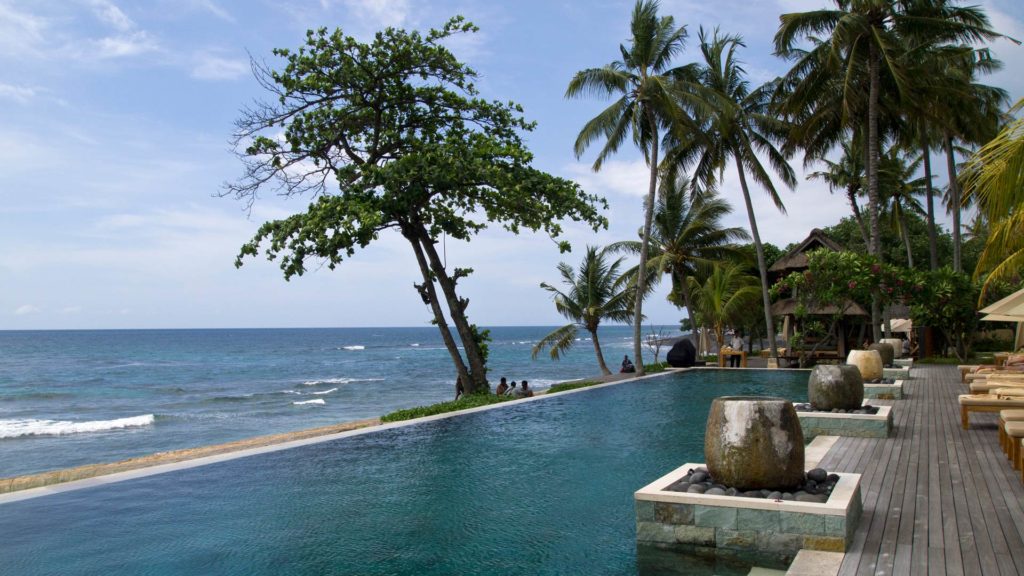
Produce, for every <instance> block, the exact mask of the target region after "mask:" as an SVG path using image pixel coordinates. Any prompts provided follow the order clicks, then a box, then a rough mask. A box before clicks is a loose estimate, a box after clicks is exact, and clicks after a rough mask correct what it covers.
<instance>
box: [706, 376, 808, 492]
mask: <svg viewBox="0 0 1024 576" xmlns="http://www.w3.org/2000/svg"><path fill="white" fill-rule="evenodd" d="M704 458H705V460H706V461H707V466H708V472H710V473H711V476H712V477H713V478H714V479H715V481H716V482H720V483H722V484H724V485H726V486H729V487H732V488H736V489H738V490H760V489H762V488H767V489H769V490H788V489H791V488H794V487H796V486H797V485H799V484H800V483H801V482H802V481H803V478H804V433H803V430H802V429H801V428H800V420H799V419H798V418H797V415H796V410H795V409H794V408H793V403H792V402H790V401H789V400H786V399H784V398H772V397H768V396H723V397H721V398H715V400H714V401H713V402H712V403H711V412H710V413H709V414H708V425H707V429H706V430H705V433H704Z"/></svg>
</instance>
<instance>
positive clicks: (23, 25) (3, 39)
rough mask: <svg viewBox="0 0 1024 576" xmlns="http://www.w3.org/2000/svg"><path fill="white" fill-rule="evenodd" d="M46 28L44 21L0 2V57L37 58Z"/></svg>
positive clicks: (43, 41)
mask: <svg viewBox="0 0 1024 576" xmlns="http://www.w3.org/2000/svg"><path fill="white" fill-rule="evenodd" d="M47 28H48V22H47V21H46V19H44V18H42V17H39V16H36V15H34V14H29V13H28V12H21V11H19V10H17V9H15V8H14V7H13V6H11V5H9V4H7V3H5V2H0V57H6V58H9V59H17V58H21V57H25V56H38V55H39V54H40V52H41V47H42V46H43V44H44V43H45V41H46V39H45V38H44V32H45V31H46V29H47Z"/></svg>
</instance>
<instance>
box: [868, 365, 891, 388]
mask: <svg viewBox="0 0 1024 576" xmlns="http://www.w3.org/2000/svg"><path fill="white" fill-rule="evenodd" d="M886 369H892V366H886ZM864 383H865V384H895V383H896V380H894V379H892V378H875V379H874V380H865V381H864Z"/></svg>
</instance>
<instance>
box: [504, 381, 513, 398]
mask: <svg viewBox="0 0 1024 576" xmlns="http://www.w3.org/2000/svg"><path fill="white" fill-rule="evenodd" d="M515 393H516V381H515V380H513V381H512V385H511V386H509V387H508V390H506V391H505V396H512V395H513V394H515Z"/></svg>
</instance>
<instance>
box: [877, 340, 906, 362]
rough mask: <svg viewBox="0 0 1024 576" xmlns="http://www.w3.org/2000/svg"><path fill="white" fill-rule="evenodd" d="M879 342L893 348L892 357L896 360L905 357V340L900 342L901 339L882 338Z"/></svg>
mask: <svg viewBox="0 0 1024 576" xmlns="http://www.w3.org/2000/svg"><path fill="white" fill-rule="evenodd" d="M879 342H881V343H882V344H888V345H889V346H892V355H893V357H894V358H902V357H903V340H900V339H899V338H882V339H881V340H879ZM884 358H885V357H884V356H883V359H884Z"/></svg>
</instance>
